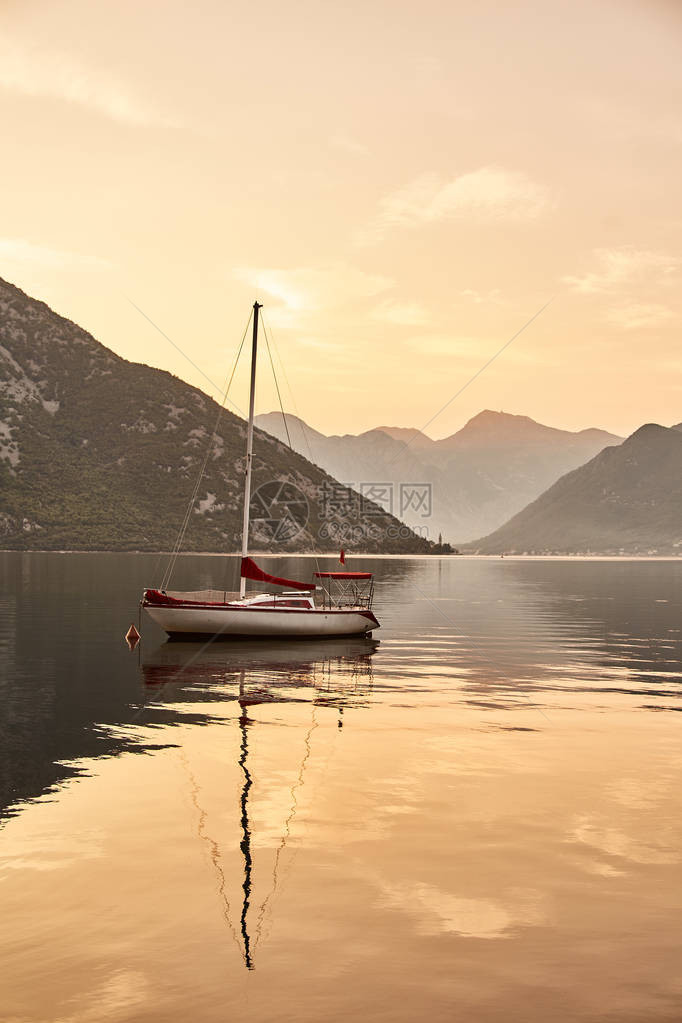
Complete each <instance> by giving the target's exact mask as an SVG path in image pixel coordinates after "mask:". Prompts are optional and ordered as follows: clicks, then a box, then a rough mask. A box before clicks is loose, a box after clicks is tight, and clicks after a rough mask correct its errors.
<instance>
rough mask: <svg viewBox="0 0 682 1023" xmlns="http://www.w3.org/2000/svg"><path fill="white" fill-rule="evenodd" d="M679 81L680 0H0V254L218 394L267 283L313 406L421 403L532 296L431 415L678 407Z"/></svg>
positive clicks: (357, 413)
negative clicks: (340, 0) (249, 0)
mask: <svg viewBox="0 0 682 1023" xmlns="http://www.w3.org/2000/svg"><path fill="white" fill-rule="evenodd" d="M681 111H682V3H680V2H677V0H670V2H665V0H641V2H640V0H613V2H611V0H516V2H513V3H512V2H511V0H509V2H505V0H495V2H493V0H477V2H476V3H471V2H466V3H465V2H463V0H447V2H434V0H422V2H419V3H417V2H415V0H410V2H403V0H390V2H389V0H362V2H356V0H350V2H349V0H346V2H345V3H344V4H331V3H325V2H324V0H316V2H308V0H304V2H300V0H291V2H289V3H286V2H282V0H279V2H273V0H262V2H260V3H258V4H249V5H246V4H242V3H235V2H230V0H195V3H193V4H192V5H187V4H186V3H181V2H179V0H163V2H162V0H143V2H142V3H140V0H136V2H132V0H116V2H115V3H114V2H113V0H100V2H99V3H97V4H93V3H92V2H91V0H90V2H88V0H49V2H48V0H45V2H36V0H20V2H19V0H17V2H12V0H0V117H1V119H2V126H3V139H2V143H3V144H2V181H3V187H2V190H1V192H0V208H1V212H2V216H1V222H0V276H2V277H4V278H5V279H7V280H9V281H11V282H12V283H14V284H17V285H18V286H19V287H21V288H23V289H24V290H26V291H28V292H29V293H30V294H32V295H33V296H35V297H37V298H41V299H43V300H45V301H47V302H48V303H49V304H50V305H51V306H52V307H53V308H54V309H55V310H56V311H58V312H60V313H62V314H63V315H66V316H68V317H70V318H71V319H74V320H75V321H76V322H78V323H79V324H80V325H81V326H83V327H85V328H86V329H87V330H89V331H91V332H92V333H93V334H94V335H95V337H96V338H97V339H98V340H100V341H101V342H102V343H103V344H105V345H107V346H109V347H110V348H112V349H113V350H114V351H116V352H117V353H119V354H120V355H123V356H125V357H126V358H129V359H133V360H136V361H141V362H147V363H150V364H151V365H154V366H159V367H162V368H164V369H168V370H170V371H171V372H173V373H175V374H177V375H178V376H180V377H182V378H184V379H186V380H188V381H190V382H192V383H194V384H197V385H198V386H200V387H202V389H205V390H208V391H210V392H211V393H213V394H214V396H215V392H214V391H211V385H210V384H209V383H208V382H207V379H206V377H207V378H209V379H210V380H211V381H214V382H215V383H216V384H221V383H223V382H224V380H225V378H226V376H227V373H228V370H229V365H230V360H231V358H232V356H233V353H234V350H235V348H236V346H237V344H238V342H239V339H240V337H241V335H242V332H243V330H244V326H245V324H246V320H247V317H248V315H249V308H250V306H251V304H252V303H253V301H254V299H255V298H258V299H259V301H261V302H263V303H264V307H265V308H264V311H265V317H266V323H267V324H268V325H269V327H270V328H271V331H272V335H273V337H274V341H275V344H276V346H277V349H278V351H279V353H280V355H281V356H282V359H283V362H284V365H285V367H286V376H287V379H288V381H289V383H290V385H291V388H292V390H293V399H292V398H291V397H290V396H289V390H288V387H287V385H286V383H285V384H284V396H285V404H286V405H287V406H288V408H289V409H290V410H291V411H297V412H298V413H299V414H300V415H301V416H302V417H303V418H304V419H306V420H307V421H308V422H309V423H310V424H311V425H312V426H314V427H316V428H317V429H320V430H322V431H323V432H326V433H332V432H341V433H343V432H352V433H356V432H360V431H361V430H365V429H369V428H371V427H373V426H378V425H400V426H416V427H422V426H423V425H424V424H425V423H427V422H428V421H429V420H430V419H431V417H432V416H434V414H435V413H436V412H437V411H438V410H439V409H440V408H441V407H442V406H443V405H445V404H446V402H447V401H448V400H449V399H450V398H451V397H452V395H453V394H455V392H456V391H458V390H459V389H460V388H461V387H462V386H463V385H464V384H466V382H467V381H468V380H469V379H470V378H471V377H472V376H473V374H474V373H476V372H477V370H478V369H479V368H480V367H481V366H482V365H483V364H484V363H485V362H486V361H487V360H488V359H490V357H491V356H492V355H494V353H495V352H496V351H497V350H498V349H500V348H501V347H502V346H503V345H504V344H505V342H506V341H508V340H509V338H510V337H511V336H512V335H513V334H514V333H515V332H516V331H518V330H519V328H520V327H522V326H523V324H524V323H525V322H526V321H528V320H529V319H530V318H531V317H532V316H533V315H534V314H535V313H536V312H537V311H538V310H539V309H540V308H541V307H542V306H543V305H544V304H545V303H546V302H547V301H548V300H550V299H552V302H551V304H550V305H549V306H548V307H547V309H545V311H544V312H543V313H542V314H541V315H540V316H539V317H538V318H537V320H536V321H535V322H533V323H532V324H531V325H530V326H529V327H528V328H527V329H526V330H525V331H524V332H523V333H522V334H521V335H520V336H519V337H518V338H517V339H516V340H515V341H514V342H513V344H512V345H510V346H509V348H508V349H507V350H506V351H505V352H503V353H502V354H501V355H500V356H499V358H498V359H497V360H496V361H495V362H494V364H493V365H491V366H490V367H489V368H488V369H486V370H485V371H484V372H483V373H482V374H481V375H480V376H479V377H478V378H477V379H476V380H475V381H474V383H472V384H471V386H469V387H468V388H467V389H466V390H465V391H464V392H463V393H462V394H461V396H459V397H457V398H456V399H455V400H454V401H453V402H452V404H451V405H449V407H448V408H447V409H446V411H445V412H443V413H442V414H441V415H440V416H438V417H437V418H436V419H435V420H434V421H433V422H432V423H431V424H430V425H429V426H428V429H427V432H428V433H429V434H431V435H432V436H434V437H441V436H446V435H448V434H450V433H452V432H454V431H455V430H456V429H458V428H459V427H460V426H461V425H462V424H463V423H464V422H465V421H466V420H467V419H468V418H470V417H471V416H472V415H474V414H475V413H476V412H478V411H480V410H481V409H483V408H492V409H496V410H500V409H502V410H504V411H507V412H514V413H522V414H526V415H530V416H532V417H533V418H535V419H538V420H539V421H541V422H545V423H548V424H549V425H552V426H560V427H564V428H568V429H581V428H583V427H587V426H599V427H603V428H606V429H609V430H612V431H614V432H617V433H623V434H625V433H628V432H631V431H632V430H634V429H636V428H637V427H638V426H639V425H641V424H642V423H643V422H650V421H655V422H659V423H662V424H664V425H671V424H673V423H677V422H679V421H680V420H682V343H681V336H680V327H681V323H682V318H681V313H682V300H681V295H680V284H681V282H682V113H681ZM131 302H133V303H135V305H137V306H138V307H139V309H141V310H142V311H143V312H144V313H145V314H146V316H147V317H149V318H150V319H151V320H152V321H153V322H154V323H156V324H157V325H158V326H159V327H160V328H161V329H162V330H163V331H165V333H166V334H167V335H168V337H169V338H171V339H172V341H173V342H174V343H175V345H177V346H178V347H179V348H180V349H182V351H184V352H185V353H186V354H187V355H188V356H189V357H190V358H191V360H192V362H193V363H194V364H195V365H192V363H191V362H189V361H187V359H185V358H184V357H183V355H182V354H180V352H179V351H177V350H176V348H174V347H173V346H172V345H171V344H170V343H169V341H167V340H166V339H164V338H163V337H162V336H161V335H160V334H159V333H158V332H157V331H156V330H155V329H154V327H153V326H152V325H151V324H150V323H149V321H148V320H147V319H145V318H144V316H142V315H141V314H140V312H138V311H137V310H136V309H135V308H134V306H133V305H132V304H131ZM202 374H205V376H204V375H202ZM268 374H269V370H268V369H267V366H266V364H265V363H264V364H263V372H262V373H261V374H260V381H261V383H260V388H259V402H258V404H259V411H263V412H265V411H269V410H270V409H272V408H274V407H275V397H274V393H273V389H272V385H271V383H270V379H269V375H268ZM244 387H245V373H242V374H241V375H240V378H239V380H238V385H237V388H236V390H235V392H234V398H235V400H236V402H237V406H238V407H239V408H242V409H243V408H244V406H245V396H244ZM294 402H295V404H294Z"/></svg>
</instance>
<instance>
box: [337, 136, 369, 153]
mask: <svg viewBox="0 0 682 1023" xmlns="http://www.w3.org/2000/svg"><path fill="white" fill-rule="evenodd" d="M329 145H330V146H331V148H332V149H340V150H341V151H342V152H343V153H350V154H351V155H353V156H367V154H368V153H369V149H368V148H367V146H365V145H363V144H362V142H358V140H357V139H354V138H351V137H350V136H349V135H332V136H331V137H330V139H329Z"/></svg>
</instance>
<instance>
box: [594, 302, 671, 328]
mask: <svg viewBox="0 0 682 1023" xmlns="http://www.w3.org/2000/svg"><path fill="white" fill-rule="evenodd" d="M674 315H675V314H674V313H673V311H672V309H669V308H668V307H667V306H664V305H658V304H656V303H651V304H648V305H647V304H646V303H638V302H632V303H631V304H630V305H625V306H620V307H618V308H613V309H609V310H608V312H607V313H606V315H605V317H604V319H605V320H606V321H607V322H608V323H611V324H613V326H614V327H621V328H622V329H623V330H639V329H642V328H644V327H660V326H661V325H662V324H664V323H667V322H668V321H669V320H671V319H672V318H673V317H674Z"/></svg>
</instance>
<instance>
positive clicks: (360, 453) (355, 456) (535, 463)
mask: <svg viewBox="0 0 682 1023" xmlns="http://www.w3.org/2000/svg"><path fill="white" fill-rule="evenodd" d="M256 421H257V423H258V425H259V426H260V427H261V428H262V429H264V430H266V431H267V432H268V433H270V434H271V435H272V436H274V437H277V438H278V439H280V440H286V432H285V430H284V425H283V422H282V416H281V413H275V412H271V413H267V414H266V415H261V416H257V419H256ZM287 423H288V426H289V433H290V436H291V443H292V445H293V447H294V449H295V450H297V451H301V452H302V453H304V454H305V455H306V457H307V458H310V459H311V460H312V461H314V462H316V463H317V464H318V465H320V466H322V467H323V468H324V469H325V470H326V471H327V472H329V473H330V474H331V475H333V476H334V477H335V478H336V479H339V480H342V481H343V482H346V483H349V484H351V485H354V486H357V487H360V488H361V489H363V490H366V489H368V488H371V485H372V484H373V483H376V484H380V485H382V486H383V490H384V493H385V494H386V495H387V498H386V503H387V502H388V501H389V500H390V501H392V505H391V510H392V512H393V513H394V514H397V515H398V516H400V517H401V518H403V519H404V521H405V522H407V523H408V524H409V525H410V526H412V527H413V528H414V529H416V530H417V531H420V530H421V531H424V530H427V531H428V534H427V535H428V536H429V538H430V539H432V540H433V539H437V537H438V534H439V533H442V535H443V537H444V538H445V539H446V540H449V541H451V542H455V543H459V542H464V541H469V540H472V539H474V538H475V537H477V536H481V535H482V534H483V533H485V532H487V531H492V530H494V529H496V528H497V527H498V526H500V525H502V524H503V523H504V522H506V521H507V520H508V519H509V518H511V516H512V515H514V514H516V513H517V512H518V511H520V510H521V509H522V508H524V507H525V506H526V505H527V504H528V503H529V502H531V501H533V500H534V499H535V498H536V497H538V496H539V495H540V494H541V493H542V492H543V491H544V490H546V489H547V487H549V486H551V484H552V483H554V482H555V481H556V480H557V479H559V478H560V477H561V476H562V475H563V474H564V473H565V472H567V471H569V470H570V469H574V468H576V467H577V466H579V465H582V464H584V463H585V462H586V461H588V460H589V459H590V458H592V457H593V456H594V455H595V454H597V452H599V451H601V450H602V449H603V448H605V447H606V446H608V445H611V444H617V443H619V442H620V441H621V440H622V438H620V437H616V436H615V435H614V434H610V433H607V432H606V431H604V430H597V429H587V430H580V431H578V432H576V433H572V432H570V431H568V430H558V429H555V428H554V427H550V426H544V425H542V424H541V423H536V422H535V421H534V420H533V419H530V418H529V417H528V416H516V415H510V414H509V413H505V412H493V411H490V410H488V409H486V410H484V411H482V412H479V413H478V415H476V416H474V417H473V418H472V419H470V420H469V421H468V422H467V423H466V424H465V426H463V427H462V429H461V430H459V431H457V433H454V434H452V436H450V437H446V438H444V439H442V440H432V439H431V438H430V437H427V436H426V435H425V434H424V433H422V432H421V431H419V430H415V429H410V428H403V427H378V428H377V429H374V430H368V431H367V432H365V433H361V434H358V435H354V434H346V435H345V436H326V435H325V434H323V433H320V432H319V431H318V430H313V429H312V428H311V427H309V426H307V424H306V423H304V422H303V420H301V419H299V418H297V417H295V416H290V415H287ZM415 484H419V485H421V486H422V491H419V487H416V488H415V487H414V486H413V485H415ZM424 487H426V488H429V493H428V494H425V493H424V492H423V488H424ZM411 496H412V497H413V499H412V501H411V502H410V501H409V499H410V497H411ZM420 496H422V497H423V498H424V500H423V501H422V502H421V504H420V501H419V497H420ZM427 499H428V500H429V501H430V508H429V513H428V514H424V511H425V504H426V501H427Z"/></svg>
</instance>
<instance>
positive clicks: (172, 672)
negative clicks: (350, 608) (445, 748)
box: [141, 638, 379, 970]
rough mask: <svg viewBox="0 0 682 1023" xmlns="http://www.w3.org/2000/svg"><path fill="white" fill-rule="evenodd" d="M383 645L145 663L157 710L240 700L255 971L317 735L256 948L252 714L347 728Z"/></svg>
mask: <svg viewBox="0 0 682 1023" xmlns="http://www.w3.org/2000/svg"><path fill="white" fill-rule="evenodd" d="M378 646H379V643H378V641H376V640H371V639H365V638H357V639H356V638H352V639H344V640H325V641H323V642H316V643H315V642H313V643H311V642H308V641H300V642H298V641H295V640H294V641H289V642H286V643H282V642H277V641H275V642H273V643H263V642H258V643H251V642H248V641H244V642H236V641H235V642H232V643H230V644H229V645H225V644H217V643H206V644H202V643H191V642H190V643H188V642H183V643H177V642H166V643H164V644H163V645H162V646H161V647H159V648H158V649H157V650H155V651H154V652H153V654H151V655H149V656H147V657H145V658H144V661H143V663H142V664H141V672H142V677H143V679H144V682H145V685H146V687H147V698H148V700H149V701H151V702H153V703H155V704H156V703H173V702H175V701H179V700H181V701H182V703H183V704H184V703H201V702H209V703H215V702H216V701H221V702H222V701H225V702H232V701H234V702H237V703H238V704H239V716H238V718H237V723H238V728H239V747H238V749H239V756H238V760H237V766H238V769H239V771H240V775H241V779H242V780H241V784H240V793H239V811H238V818H239V827H240V837H239V850H240V854H241V860H242V864H243V876H242V881H241V886H240V887H241V893H242V896H241V911H240V915H239V932H240V934H241V949H240V951H241V954H242V957H243V959H244V965H245V966H246V968H247V970H253V969H254V951H255V947H256V945H257V944H258V943H259V938H260V935H261V931H262V926H263V923H264V919H265V916H266V912H267V910H268V908H269V906H270V905H271V903H272V899H273V896H274V894H275V889H276V887H277V882H278V867H279V859H280V856H281V854H282V852H283V850H284V848H285V847H286V843H287V838H288V833H289V827H290V824H291V821H292V820H293V817H294V815H295V813H296V806H297V796H296V790H297V789H300V787H301V786H302V784H303V774H304V771H305V766H306V762H307V760H308V758H309V757H310V753H311V748H310V735H311V733H312V730H313V729H312V728H311V729H310V730H309V731H308V733H307V735H306V738H305V742H304V751H303V756H302V760H301V763H300V767H299V771H298V780H297V782H296V783H295V785H294V787H293V789H292V799H293V801H294V805H293V806H292V808H291V811H290V812H289V814H288V816H287V819H286V821H284V822H283V827H284V833H283V836H282V839H281V841H280V843H279V846H278V848H277V851H276V854H275V863H274V869H273V874H272V877H273V882H272V886H271V890H270V891H269V892H268V894H267V896H266V897H265V899H264V900H263V903H262V905H261V906H260V908H259V910H258V919H257V924H256V935H255V941H254V937H253V936H252V934H251V933H250V932H249V916H250V912H249V911H250V910H251V906H252V899H253V882H254V858H253V851H252V838H253V836H252V829H251V820H250V816H249V798H250V795H251V790H252V787H253V784H254V775H253V766H252V765H251V767H250V765H249V753H250V750H249V729H250V728H253V727H254V726H256V725H257V724H258V720H257V718H255V717H253V716H250V711H251V712H252V711H253V708H254V707H257V706H259V705H260V704H274V703H310V704H311V706H312V708H313V715H314V713H315V708H316V707H323V708H328V709H331V710H335V711H336V712H337V713H338V727H339V728H340V727H342V715H343V711H344V708H345V707H349V706H351V705H352V706H355V707H361V706H367V703H368V697H369V694H370V692H371V686H372V681H373V679H372V664H371V658H372V655H373V654H374V652H375V651H376V649H377V647H378ZM315 727H316V726H315ZM183 757H185V754H184V753H183ZM185 760H186V757H185ZM186 766H187V767H188V765H186ZM188 770H189V767H188ZM192 777H193V776H192ZM193 785H194V796H193V799H194V803H195V805H196V806H197V807H199V803H198V786H197V784H196V781H195V780H193ZM206 818H207V813H206V811H205V810H203V809H200V823H201V828H202V831H203V833H202V835H201V836H200V837H202V838H205V839H206V838H208V836H207V835H206V834H205V831H206V828H205V825H206ZM210 842H211V845H212V846H214V847H215V851H216V855H215V856H213V857H212V860H213V863H214V866H215V864H216V861H218V862H220V860H221V857H220V853H219V850H218V844H217V842H216V841H215V839H210ZM223 872H224V867H222V866H221V874H223ZM218 881H219V893H220V894H221V899H222V901H223V902H224V905H225V908H226V910H227V912H228V915H229V905H228V903H227V900H226V899H225V897H224V889H225V878H224V876H222V877H221V878H219V879H218ZM226 919H227V917H226ZM227 923H228V925H229V927H230V929H231V930H232V931H233V934H234V932H235V930H236V928H233V927H232V924H231V922H230V921H229V919H227ZM235 937H237V935H236V934H235Z"/></svg>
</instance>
